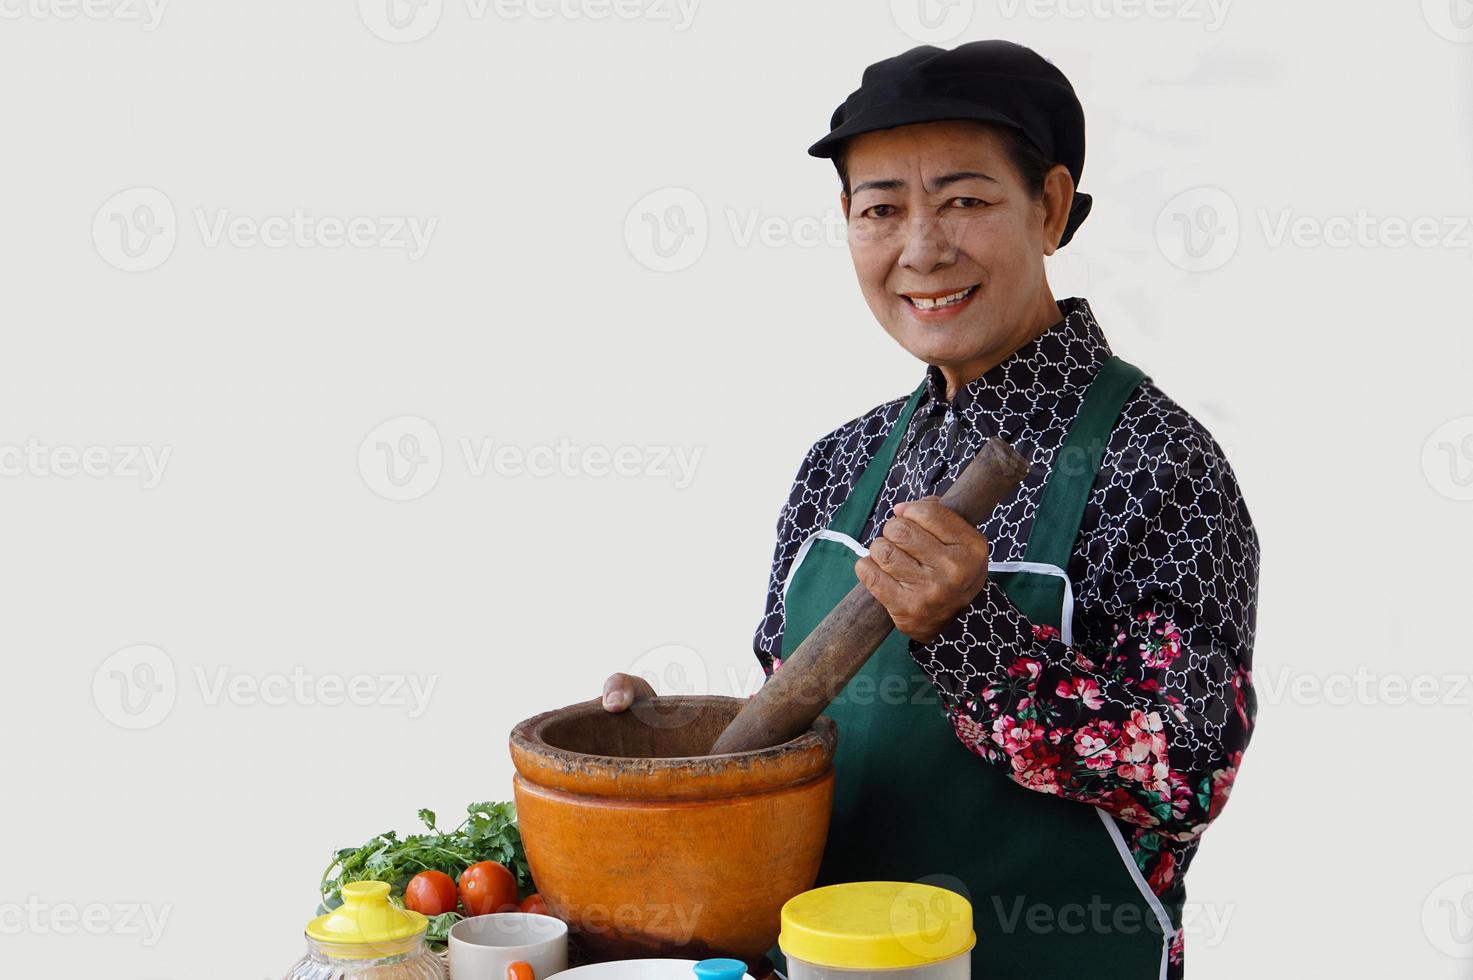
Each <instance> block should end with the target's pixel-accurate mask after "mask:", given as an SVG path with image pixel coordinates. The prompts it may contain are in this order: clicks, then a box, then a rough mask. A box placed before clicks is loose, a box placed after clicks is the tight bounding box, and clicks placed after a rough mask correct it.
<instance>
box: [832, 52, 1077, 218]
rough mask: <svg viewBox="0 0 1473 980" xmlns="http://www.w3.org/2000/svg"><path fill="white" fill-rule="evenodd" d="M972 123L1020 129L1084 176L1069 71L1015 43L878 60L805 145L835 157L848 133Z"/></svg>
mask: <svg viewBox="0 0 1473 980" xmlns="http://www.w3.org/2000/svg"><path fill="white" fill-rule="evenodd" d="M942 119H975V120H978V121H979V122H990V123H998V124H1001V125H1003V126H1009V127H1012V128H1013V129H1016V130H1018V131H1019V132H1021V133H1022V134H1023V135H1024V137H1026V138H1027V139H1028V141H1029V142H1031V143H1032V144H1033V145H1034V146H1035V147H1037V148H1038V150H1039V152H1041V153H1042V154H1043V155H1044V156H1045V157H1047V158H1048V160H1049V162H1050V163H1062V164H1063V165H1064V166H1065V167H1067V168H1068V170H1069V174H1070V176H1072V177H1073V178H1074V186H1075V187H1076V188H1077V187H1078V186H1079V179H1080V177H1081V176H1082V175H1083V173H1084V109H1083V108H1082V107H1081V106H1080V104H1079V99H1078V98H1077V97H1075V95H1074V87H1073V86H1072V85H1070V84H1069V79H1067V78H1065V77H1064V73H1063V72H1061V71H1059V69H1057V68H1055V67H1054V66H1053V65H1051V64H1049V62H1048V61H1046V60H1045V59H1044V58H1043V56H1042V55H1040V54H1038V53H1037V52H1036V51H1033V50H1032V49H1031V48H1025V47H1024V46H1023V45H1021V44H1014V43H1013V42H1011V41H970V42H968V43H966V44H962V45H958V46H957V47H955V48H953V49H952V50H950V51H948V50H946V49H945V48H938V47H935V46H934V45H930V44H923V45H920V46H919V47H914V48H911V49H910V50H909V51H907V52H905V53H904V54H899V55H896V56H895V57H893V58H886V59H885V60H884V61H877V62H875V63H874V64H872V65H870V66H869V67H868V68H866V69H865V70H864V77H863V78H862V79H861V81H860V85H859V88H858V89H856V90H855V91H854V92H852V93H850V95H849V98H847V99H845V100H844V104H843V105H841V106H839V107H838V108H837V109H835V110H834V115H833V118H832V119H830V120H829V126H830V132H829V134H828V135H827V136H825V137H824V138H823V139H821V140H819V141H818V142H817V143H814V144H813V145H812V146H810V147H809V148H808V152H809V153H810V154H812V155H813V156H816V157H828V158H830V159H833V158H834V157H836V156H838V154H839V150H840V148H841V146H842V144H843V142H844V141H845V140H846V139H848V138H849V137H851V136H857V135H859V134H860V133H868V132H872V131H874V130H877V129H890V128H892V127H895V126H904V125H906V124H908V123H918V122H936V121H938V120H942ZM1091 203H1092V201H1091V200H1090V196H1089V195H1088V194H1081V193H1079V191H1078V190H1076V191H1075V192H1074V202H1073V204H1072V205H1071V206H1070V208H1069V220H1068V223H1067V224H1066V225H1065V226H1064V234H1063V237H1061V238H1060V239H1059V245H1060V246H1063V245H1065V244H1067V243H1068V242H1069V239H1070V238H1072V237H1074V230H1075V229H1076V228H1078V227H1079V226H1080V225H1081V224H1083V223H1084V219H1085V218H1086V217H1088V215H1089V209H1090V205H1091Z"/></svg>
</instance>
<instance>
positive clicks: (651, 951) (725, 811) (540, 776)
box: [511, 695, 837, 963]
mask: <svg viewBox="0 0 1473 980" xmlns="http://www.w3.org/2000/svg"><path fill="white" fill-rule="evenodd" d="M745 703H746V700H745V699H741V698H727V697H715V696H704V695H703V696H692V697H662V698H655V699H654V700H652V701H647V702H640V703H637V704H636V705H635V706H634V707H633V708H631V709H630V710H628V711H625V712H620V713H618V714H613V713H610V712H607V711H605V710H604V709H603V706H602V705H601V704H600V702H599V701H598V700H592V701H585V702H582V703H579V704H574V705H569V706H568V707H566V708H560V709H558V710H556V711H549V712H545V713H543V714H540V715H537V716H535V717H532V718H528V719H527V720H526V721H524V722H522V723H521V724H519V725H517V726H516V728H515V729H513V730H512V733H511V755H512V762H513V763H514V764H515V766H516V770H517V773H516V776H515V779H514V791H515V795H516V803H517V820H518V824H519V825H520V828H521V833H522V839H523V842H524V843H525V845H526V849H527V861H528V864H529V865H530V866H531V871H532V878H533V880H534V881H535V882H536V885H537V889H538V891H539V892H540V893H541V894H542V897H543V900H544V901H546V902H547V905H548V907H549V909H550V911H551V912H552V913H553V914H554V915H556V916H558V917H559V918H561V919H563V920H564V921H566V922H567V923H568V924H569V926H570V928H571V929H572V930H573V931H574V932H576V933H577V939H578V942H579V945H580V946H581V947H582V948H583V949H585V950H587V951H588V952H589V953H590V954H592V955H593V956H596V957H597V958H599V959H625V958H632V957H682V958H688V959H703V958H705V957H708V956H735V957H738V958H740V959H743V960H746V961H747V962H748V963H756V962H757V961H758V959H760V958H761V956H762V955H763V954H764V953H766V952H767V950H768V949H770V948H771V947H772V946H773V945H774V944H775V943H776V941H777V935H778V931H779V927H780V923H779V913H780V911H781V909H782V906H783V903H784V902H786V901H787V900H788V899H790V898H792V897H793V896H794V895H797V894H799V893H800V892H804V891H807V890H808V889H809V888H811V887H812V886H813V882H814V880H815V879H816V878H817V876H818V866H819V860H820V858H821V857H822V855H823V846H824V840H825V838H826V836H827V834H828V825H829V814H830V810H831V807H832V803H833V790H834V773H833V754H834V745H835V742H836V740H837V731H836V727H835V725H834V723H833V721H832V720H830V719H829V718H827V717H824V716H820V717H819V718H818V719H817V720H816V721H815V722H814V723H813V725H812V726H811V727H810V728H809V729H808V731H806V732H804V733H803V734H801V735H799V736H798V737H797V738H794V739H792V740H791V741H788V742H784V743H783V744H781V745H777V746H774V747H772V748H767V749H759V750H757V751H753V752H736V753H731V754H727V755H706V753H707V752H708V751H709V750H710V748H711V746H712V745H713V744H714V743H715V741H716V738H717V736H719V735H720V734H721V733H722V731H724V730H725V729H726V726H727V725H728V724H729V723H730V722H731V720H732V719H733V718H735V717H736V715H737V712H738V711H739V710H740V709H741V707H742V706H743V705H744V704H745Z"/></svg>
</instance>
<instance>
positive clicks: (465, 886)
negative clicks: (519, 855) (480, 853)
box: [460, 861, 517, 915]
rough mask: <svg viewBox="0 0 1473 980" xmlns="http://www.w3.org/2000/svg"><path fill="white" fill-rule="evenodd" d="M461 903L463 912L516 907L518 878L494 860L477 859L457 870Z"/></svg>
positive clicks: (484, 911)
mask: <svg viewBox="0 0 1473 980" xmlns="http://www.w3.org/2000/svg"><path fill="white" fill-rule="evenodd" d="M460 903H461V904H462V905H464V906H465V912H466V915H490V914H491V913H492V912H515V911H516V910H517V879H516V877H515V876H514V875H513V874H512V873H511V872H510V871H508V870H506V868H505V867H503V866H502V865H500V864H497V863H496V862H495V861H479V862H477V863H475V864H473V865H471V866H470V867H469V868H466V869H465V870H464V871H462V872H461V873H460Z"/></svg>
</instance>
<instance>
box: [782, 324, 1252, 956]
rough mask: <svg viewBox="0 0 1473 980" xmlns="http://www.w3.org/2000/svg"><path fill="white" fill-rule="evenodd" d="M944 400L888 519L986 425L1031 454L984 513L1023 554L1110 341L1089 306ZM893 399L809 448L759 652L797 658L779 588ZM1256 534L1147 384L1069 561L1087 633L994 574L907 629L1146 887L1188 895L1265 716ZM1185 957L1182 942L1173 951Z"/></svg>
mask: <svg viewBox="0 0 1473 980" xmlns="http://www.w3.org/2000/svg"><path fill="white" fill-rule="evenodd" d="M1059 308H1060V311H1061V313H1062V316H1063V318H1062V319H1061V320H1060V321H1059V322H1058V323H1056V324H1055V325H1054V326H1053V327H1051V328H1050V329H1049V330H1047V331H1045V332H1044V333H1043V334H1041V335H1040V336H1039V337H1037V338H1036V339H1034V340H1032V341H1030V342H1029V343H1027V344H1025V345H1024V346H1023V347H1021V348H1020V349H1019V350H1017V351H1015V352H1014V353H1013V354H1011V355H1010V356H1009V357H1008V358H1007V359H1006V360H1004V361H1003V362H1002V363H1001V364H999V365H997V366H996V367H994V368H993V369H992V370H990V371H988V372H987V373H985V374H984V375H982V376H981V377H980V378H978V379H976V380H975V381H973V382H972V383H971V384H968V385H967V386H965V387H964V388H963V389H962V390H961V391H959V392H958V393H957V395H956V397H955V398H954V399H953V400H952V401H951V402H950V403H948V402H947V401H946V387H945V381H944V379H943V377H942V375H941V373H940V371H939V370H938V369H937V368H935V367H929V368H928V369H927V372H926V392H925V393H924V394H923V396H922V399H921V402H920V404H919V406H918V407H917V409H916V411H915V414H914V416H913V418H912V420H911V423H910V426H909V429H908V430H907V432H906V436H905V442H904V444H903V445H902V446H901V449H900V452H899V455H898V456H897V457H896V460H895V464H894V466H893V467H892V468H891V470H890V474H889V477H888V479H887V480H886V482H885V486H884V489H883V490H882V491H881V492H880V497H879V500H878V502H877V504H876V506H875V512H874V514H872V515H871V516H870V520H869V522H868V523H867V524H866V525H865V528H864V530H863V532H862V533H861V535H860V536H859V541H860V543H861V544H863V545H865V546H866V547H867V546H868V545H869V544H870V543H871V542H872V541H873V540H874V538H875V537H876V535H877V533H878V531H879V529H880V527H882V526H883V523H884V519H885V518H886V517H887V516H888V515H889V514H890V510H891V507H892V506H893V505H894V504H895V503H897V502H898V501H902V500H914V499H916V498H919V497H923V496H926V495H928V494H934V493H938V492H941V491H942V490H944V488H945V487H946V486H948V485H950V483H951V481H952V480H954V479H955V478H956V476H957V473H958V472H959V471H960V468H961V467H962V465H964V464H965V463H966V462H967V461H968V460H970V459H971V457H972V456H973V455H974V454H975V453H976V452H977V451H978V450H979V449H980V448H981V446H982V443H983V442H984V441H985V440H986V439H987V438H988V437H990V436H994V435H999V436H1001V437H1003V438H1004V439H1006V440H1007V441H1008V442H1010V443H1011V444H1012V445H1013V446H1015V447H1016V448H1017V449H1018V451H1019V452H1021V453H1022V454H1023V455H1024V456H1025V457H1026V458H1028V459H1030V460H1032V462H1033V464H1034V465H1033V468H1032V471H1031V472H1030V473H1029V475H1028V476H1027V477H1026V478H1025V480H1024V482H1023V485H1022V487H1021V488H1020V490H1019V491H1018V493H1017V494H1015V495H1014V497H1013V498H1012V499H1011V500H1009V501H1007V502H1005V503H1004V504H1003V505H1002V506H1000V507H999V508H998V510H997V511H996V512H995V513H994V514H993V515H992V517H990V518H989V519H988V520H987V521H986V522H985V523H984V524H982V525H980V528H981V530H982V532H983V533H984V534H985V535H986V536H987V539H988V541H989V543H990V545H991V560H992V561H994V562H1004V561H1021V560H1022V559H1023V550H1024V548H1025V546H1026V544H1027V541H1028V532H1029V528H1030V525H1031V522H1032V519H1033V513H1034V511H1035V510H1036V508H1037V507H1038V503H1039V500H1040V498H1041V496H1042V488H1043V483H1044V480H1045V478H1046V477H1047V475H1048V469H1049V464H1050V462H1051V461H1052V459H1053V457H1054V455H1055V454H1056V453H1057V451H1058V450H1059V447H1060V446H1061V445H1062V443H1063V441H1064V438H1065V436H1066V434H1067V433H1068V430H1069V426H1070V424H1071V423H1072V422H1073V420H1074V417H1075V415H1076V414H1077V413H1078V411H1079V408H1080V404H1081V401H1082V399H1083V396H1084V393H1085V390H1086V389H1087V388H1088V386H1089V383H1090V381H1091V380H1092V379H1093V378H1094V376H1095V374H1096V373H1097V372H1098V370H1099V368H1100V365H1101V364H1102V363H1103V362H1104V361H1105V360H1106V359H1107V358H1109V357H1110V355H1111V351H1110V347H1109V345H1108V343H1107V342H1106V340H1105V337H1104V334H1103V333H1102V332H1101V330H1100V327H1099V324H1098V323H1097V322H1096V321H1095V318H1094V315H1093V314H1092V313H1091V311H1090V308H1089V304H1088V302H1086V301H1085V300H1083V299H1078V298H1075V299H1068V300H1063V301H1061V302H1060V303H1059ZM904 403H905V398H904V397H901V398H896V399H894V400H893V401H889V402H886V403H885V404H883V405H880V406H878V407H877V408H874V409H872V410H871V411H869V412H866V413H865V414H864V415H861V416H860V417H859V418H857V419H854V420H853V421H850V422H847V423H845V424H844V425H842V426H840V427H839V428H837V429H835V430H834V431H833V432H831V433H829V434H828V435H826V436H824V437H823V438H822V439H820V440H818V442H816V443H814V445H813V448H812V449H810V450H809V451H808V455H807V457H806V458H805V459H804V460H803V464H802V466H801V467H800V468H799V470H798V475H797V478H796V480H795V481H794V484H793V489H792V492H791V494H790V495H789V497H788V501H787V503H786V504H785V505H784V506H783V508H782V511H781V514H780V515H779V517H778V523H777V548H776V552H775V554H774V556H773V562H772V574H771V577H770V579H769V585H768V593H767V610H766V614H765V615H764V616H763V619H762V622H761V623H760V625H759V626H758V628H757V633H756V639H755V643H754V648H755V651H756V654H757V657H758V659H759V660H760V661H761V663H762V667H763V670H764V671H766V672H768V673H771V671H773V670H775V669H778V668H780V667H781V660H780V657H779V654H780V652H781V650H782V632H783V602H782V586H783V582H784V580H785V579H786V578H787V575H788V570H789V566H790V565H791V563H792V561H793V558H794V556H795V555H796V554H797V552H798V548H799V546H800V545H802V543H803V541H804V539H805V538H807V537H808V536H809V534H811V533H812V532H813V531H815V530H818V529H820V528H823V527H826V526H827V525H828V523H829V521H830V520H831V518H832V517H833V515H834V512H835V511H836V510H837V509H838V507H839V505H840V504H841V503H843V501H844V498H845V497H846V496H847V495H848V493H849V492H850V490H851V489H852V488H853V486H854V484H855V482H856V481H857V480H858V479H859V476H860V474H861V473H863V472H864V469H865V466H866V465H867V464H868V463H869V461H870V459H871V457H873V455H874V454H875V452H876V451H877V450H878V449H879V446H880V443H881V442H882V441H883V440H884V438H885V435H886V433H887V432H888V431H889V430H890V427H891V425H892V424H893V423H894V422H895V420H896V419H897V418H898V417H899V416H900V411H901V408H902V407H903V405H904ZM1258 565H1259V550H1258V536H1257V534H1256V533H1255V532H1254V530H1253V523H1252V520H1251V519H1250V518H1249V516H1248V509H1247V507H1246V505H1245V504H1244V502H1243V498H1242V495H1241V493H1240V492H1239V489H1238V484H1237V480H1236V479H1235V477H1234V476H1233V471H1232V468H1231V467H1230V466H1229V465H1228V461H1227V459H1226V458H1225V455H1224V453H1223V451H1222V449H1221V447H1220V446H1218V444H1217V442H1216V440H1214V439H1213V437H1212V436H1211V434H1210V433H1208V431H1207V430H1206V429H1205V428H1204V427H1203V426H1202V424H1201V423H1200V422H1198V421H1197V420H1196V419H1195V418H1193V417H1192V416H1191V415H1190V414H1189V413H1188V412H1187V411H1186V410H1185V409H1183V408H1182V407H1181V406H1180V405H1178V404H1177V403H1176V402H1174V401H1172V400H1171V399H1170V398H1169V397H1167V395H1166V394H1165V393H1163V392H1162V391H1161V389H1160V388H1158V387H1157V386H1156V385H1155V384H1154V383H1152V382H1151V381H1150V380H1149V379H1148V380H1146V381H1144V382H1142V383H1141V385H1140V387H1139V388H1138V389H1137V390H1136V391H1135V393H1134V394H1133V395H1132V396H1131V397H1130V399H1129V400H1128V401H1127V402H1126V405H1125V408H1124V410H1123V411H1122V412H1121V416H1120V419H1119V420H1118V421H1117V422H1116V425H1115V429H1114V432H1113V433H1112V435H1111V438H1110V442H1109V446H1108V449H1107V450H1106V453H1105V456H1104V460H1103V464H1102V466H1101V469H1100V474H1099V476H1098V478H1097V479H1096V481H1095V484H1094V487H1093V490H1092V492H1091V495H1090V500H1089V503H1088V505H1087V506H1086V508H1085V512H1084V518H1083V526H1082V529H1081V532H1080V536H1079V538H1078V540H1077V541H1076V542H1075V548H1074V553H1073V557H1072V559H1071V561H1070V563H1069V568H1068V569H1067V571H1068V573H1069V580H1070V582H1071V584H1072V587H1073V592H1074V612H1073V621H1072V630H1073V636H1072V639H1073V641H1074V642H1073V645H1072V646H1071V645H1066V644H1065V643H1064V642H1063V641H1062V639H1061V637H1060V635H1059V632H1058V630H1056V629H1054V628H1052V627H1051V626H1047V625H1042V624H1034V623H1031V622H1029V621H1028V620H1027V619H1026V618H1025V617H1024V616H1023V615H1022V614H1021V613H1020V612H1019V611H1018V609H1017V608H1016V607H1015V606H1014V605H1013V603H1012V601H1011V600H1010V599H1009V598H1008V596H1007V595H1006V593H1004V592H1003V590H1002V588H1001V587H1000V586H999V585H998V584H997V583H996V582H992V581H989V582H988V583H987V585H986V586H985V587H984V588H983V590H982V591H981V592H980V593H978V595H977V596H976V598H975V599H973V600H972V603H971V605H970V606H968V607H967V608H965V609H963V610H961V612H960V613H958V615H957V616H956V618H955V619H954V620H953V621H952V622H951V623H950V624H949V625H948V626H947V627H946V628H945V629H944V630H943V631H942V634H941V635H940V636H939V637H937V638H936V639H935V640H934V641H932V642H930V643H918V642H916V641H915V640H911V641H910V651H911V655H912V657H913V658H914V659H915V661H916V662H917V663H918V664H919V665H920V666H921V668H922V669H924V670H925V672H926V673H927V675H929V676H930V678H931V680H932V681H933V682H934V684H935V685H936V688H937V690H938V692H939V695H940V697H941V701H942V705H943V709H944V710H945V711H946V713H947V716H948V717H949V719H950V721H951V723H952V727H953V728H954V729H955V731H956V735H957V738H959V739H961V741H962V743H963V744H964V745H966V746H967V748H969V749H970V750H972V751H973V752H975V753H976V754H977V755H978V756H979V757H980V758H981V759H983V760H985V761H986V762H988V763H990V764H992V765H994V766H996V767H998V768H999V769H1001V770H1002V771H1003V772H1005V773H1007V774H1008V775H1009V776H1010V777H1011V778H1012V779H1013V780H1015V781H1016V782H1018V783H1019V784H1021V785H1023V786H1025V787H1027V788H1028V789H1031V790H1036V791H1038V792H1040V793H1050V794H1054V795H1057V796H1062V797H1066V798H1068V799H1073V800H1079V801H1082V802H1084V803H1088V804H1091V805H1093V806H1097V807H1102V808H1103V809H1105V810H1107V811H1108V812H1109V813H1111V814H1112V815H1113V816H1114V817H1115V818H1116V819H1117V820H1118V821H1120V822H1121V824H1122V830H1123V831H1125V834H1126V840H1127V842H1128V843H1129V845H1130V848H1131V850H1132V852H1133V854H1134V856H1135V860H1136V864H1137V865H1138V866H1139V867H1140V869H1141V872H1142V875H1143V876H1144V877H1145V879H1146V881H1147V883H1148V884H1149V885H1150V887H1151V888H1152V889H1153V890H1154V891H1155V892H1156V893H1157V894H1158V895H1164V894H1165V893H1167V892H1168V891H1171V892H1172V893H1173V894H1174V895H1178V896H1179V895H1181V894H1182V892H1181V888H1182V882H1181V878H1182V876H1183V875H1184V874H1185V872H1186V869H1187V866H1188V865H1189V864H1190V863H1191V859H1192V856H1193V854H1194V853H1195V852H1196V849H1197V842H1198V840H1199V838H1200V837H1201V835H1202V832H1203V830H1205V829H1206V827H1207V825H1208V823H1210V822H1211V821H1212V820H1213V819H1214V818H1215V817H1216V816H1217V815H1218V813H1219V812H1220V811H1221V810H1222V806H1223V804H1224V803H1225V802H1226V800H1227V797H1228V793H1229V792H1230V791H1231V789H1232V785H1233V779H1234V777H1235V776H1236V774H1237V771H1238V765H1239V762H1240V760H1241V758H1242V755H1243V749H1244V748H1245V747H1246V746H1247V744H1248V739H1249V736H1250V734H1251V733H1252V731H1253V720H1254V713H1255V700H1254V695H1253V687H1252V682H1251V677H1252V674H1251V671H1252V650H1253V632H1254V624H1255V618H1256V609H1257V595H1258ZM1171 964H1172V965H1171V971H1170V972H1171V974H1172V975H1173V976H1180V975H1181V971H1182V937H1181V934H1180V933H1178V935H1177V939H1176V942H1175V944H1174V946H1173V948H1172V950H1171Z"/></svg>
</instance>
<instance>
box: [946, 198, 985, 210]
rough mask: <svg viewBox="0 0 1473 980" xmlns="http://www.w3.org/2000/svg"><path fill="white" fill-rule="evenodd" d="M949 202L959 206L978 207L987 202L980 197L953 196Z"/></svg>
mask: <svg viewBox="0 0 1473 980" xmlns="http://www.w3.org/2000/svg"><path fill="white" fill-rule="evenodd" d="M951 203H952V205H953V206H955V207H960V208H980V207H984V206H986V204H987V202H986V201H984V200H982V199H981V198H980V197H954V198H952V199H951Z"/></svg>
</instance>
